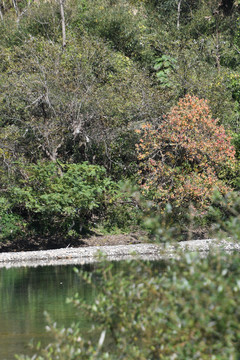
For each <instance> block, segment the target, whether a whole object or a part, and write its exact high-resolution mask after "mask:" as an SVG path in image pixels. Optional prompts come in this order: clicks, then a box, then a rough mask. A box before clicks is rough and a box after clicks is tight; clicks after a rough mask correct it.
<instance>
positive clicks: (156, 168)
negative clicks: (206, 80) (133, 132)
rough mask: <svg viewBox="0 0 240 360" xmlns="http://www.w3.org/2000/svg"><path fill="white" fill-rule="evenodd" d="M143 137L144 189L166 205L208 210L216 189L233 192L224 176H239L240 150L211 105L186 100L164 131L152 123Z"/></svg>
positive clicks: (173, 111) (193, 98) (140, 146)
mask: <svg viewBox="0 0 240 360" xmlns="http://www.w3.org/2000/svg"><path fill="white" fill-rule="evenodd" d="M137 131H138V132H139V133H140V134H141V135H142V136H141V139H140V140H139V143H138V144H137V152H138V159H139V161H140V170H139V175H140V181H141V185H142V188H143V190H144V191H145V192H148V193H152V196H153V197H154V198H155V200H157V201H158V202H159V203H160V204H162V205H165V204H166V203H172V204H174V206H176V207H179V206H184V207H185V206H188V205H189V204H190V203H192V204H193V205H194V206H195V207H196V208H198V209H202V210H204V209H206V208H207V207H208V205H209V204H210V201H211V197H212V195H213V192H214V190H215V189H217V190H218V191H220V192H221V193H222V194H225V193H227V192H228V191H229V190H231V187H230V186H229V185H228V184H227V181H225V180H224V179H223V176H222V174H223V173H224V172H225V173H229V171H230V172H231V171H233V170H234V168H235V165H236V160H235V150H234V148H233V146H232V145H231V137H230V135H228V134H227V132H226V131H225V129H224V128H223V126H221V125H218V120H215V119H213V118H212V116H211V114H210V110H209V107H208V103H207V100H204V99H199V98H197V97H196V96H191V95H186V96H185V97H184V98H182V99H181V100H180V101H179V102H178V104H177V105H176V106H174V107H173V108H172V109H171V111H170V113H169V114H168V115H167V116H164V117H163V119H162V121H161V123H160V124H159V125H158V126H156V124H155V125H153V124H150V123H146V124H144V125H143V126H142V129H141V130H137Z"/></svg>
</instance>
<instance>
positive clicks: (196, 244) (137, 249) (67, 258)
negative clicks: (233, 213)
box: [0, 239, 240, 268]
mask: <svg viewBox="0 0 240 360" xmlns="http://www.w3.org/2000/svg"><path fill="white" fill-rule="evenodd" d="M214 248H222V249H223V250H224V251H240V244H239V243H236V242H233V241H226V240H221V241H220V240H214V239H207V240H192V241H184V242H180V243H176V244H171V245H167V246H166V247H164V246H163V245H155V244H135V245H114V246H89V247H79V248H70V247H68V248H62V249H56V250H39V251H24V252H7V253H0V268H2V267H5V268H10V267H21V266H31V267H37V266H47V265H70V264H72V265H74V264H75V265H77V264H86V263H92V262H96V261H99V254H101V255H103V256H104V257H106V259H107V260H109V261H116V260H126V259H134V258H140V259H145V260H160V259H166V258H172V257H176V256H179V254H178V250H182V251H184V252H199V253H201V255H204V254H207V253H208V251H209V250H210V249H214Z"/></svg>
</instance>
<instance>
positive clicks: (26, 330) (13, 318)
mask: <svg viewBox="0 0 240 360" xmlns="http://www.w3.org/2000/svg"><path fill="white" fill-rule="evenodd" d="M94 266H95V265H87V266H86V265H85V266H84V270H86V271H93V270H94ZM76 267H78V266H76ZM79 268H80V266H79ZM76 292H78V293H79V294H80V296H81V297H82V298H84V299H86V300H87V301H91V299H93V298H94V297H95V294H94V289H92V288H90V287H89V286H87V285H86V283H83V282H82V281H81V279H80V278H79V277H78V275H77V274H75V272H74V271H73V266H55V267H53V266H46V267H37V268H16V269H14V268H13V269H0V306H1V312H0V359H1V360H13V359H15V357H14V354H16V353H18V354H20V353H22V354H23V353H24V354H31V350H30V348H29V346H28V344H29V342H30V341H31V339H37V340H41V341H42V342H43V343H47V342H48V341H49V337H48V335H47V334H46V332H45V326H46V320H45V317H44V315H43V313H44V311H45V310H46V311H47V312H48V313H49V314H50V316H51V318H52V319H54V321H56V322H57V323H58V324H61V325H65V326H68V325H70V324H71V323H72V322H73V321H74V320H76V317H77V320H78V321H79V322H80V324H81V328H82V331H84V328H87V327H88V326H90V324H88V323H87V321H86V319H84V317H83V315H81V314H76V313H75V312H76V310H75V309H74V308H73V307H72V306H71V305H68V304H66V298H67V297H72V296H73V295H74V294H75V293H76Z"/></svg>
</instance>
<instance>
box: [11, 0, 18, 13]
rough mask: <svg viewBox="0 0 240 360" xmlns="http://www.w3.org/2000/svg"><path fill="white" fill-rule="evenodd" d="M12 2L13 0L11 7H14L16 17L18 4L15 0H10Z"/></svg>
mask: <svg viewBox="0 0 240 360" xmlns="http://www.w3.org/2000/svg"><path fill="white" fill-rule="evenodd" d="M12 2H13V7H14V9H15V12H16V15H17V17H18V15H19V11H18V6H17V3H16V0H12Z"/></svg>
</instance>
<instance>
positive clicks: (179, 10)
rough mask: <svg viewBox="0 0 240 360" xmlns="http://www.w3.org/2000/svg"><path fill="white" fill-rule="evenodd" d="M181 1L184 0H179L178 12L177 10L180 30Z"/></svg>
mask: <svg viewBox="0 0 240 360" xmlns="http://www.w3.org/2000/svg"><path fill="white" fill-rule="evenodd" d="M181 3H182V0H178V12H177V29H178V30H179V28H180V15H181Z"/></svg>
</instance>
